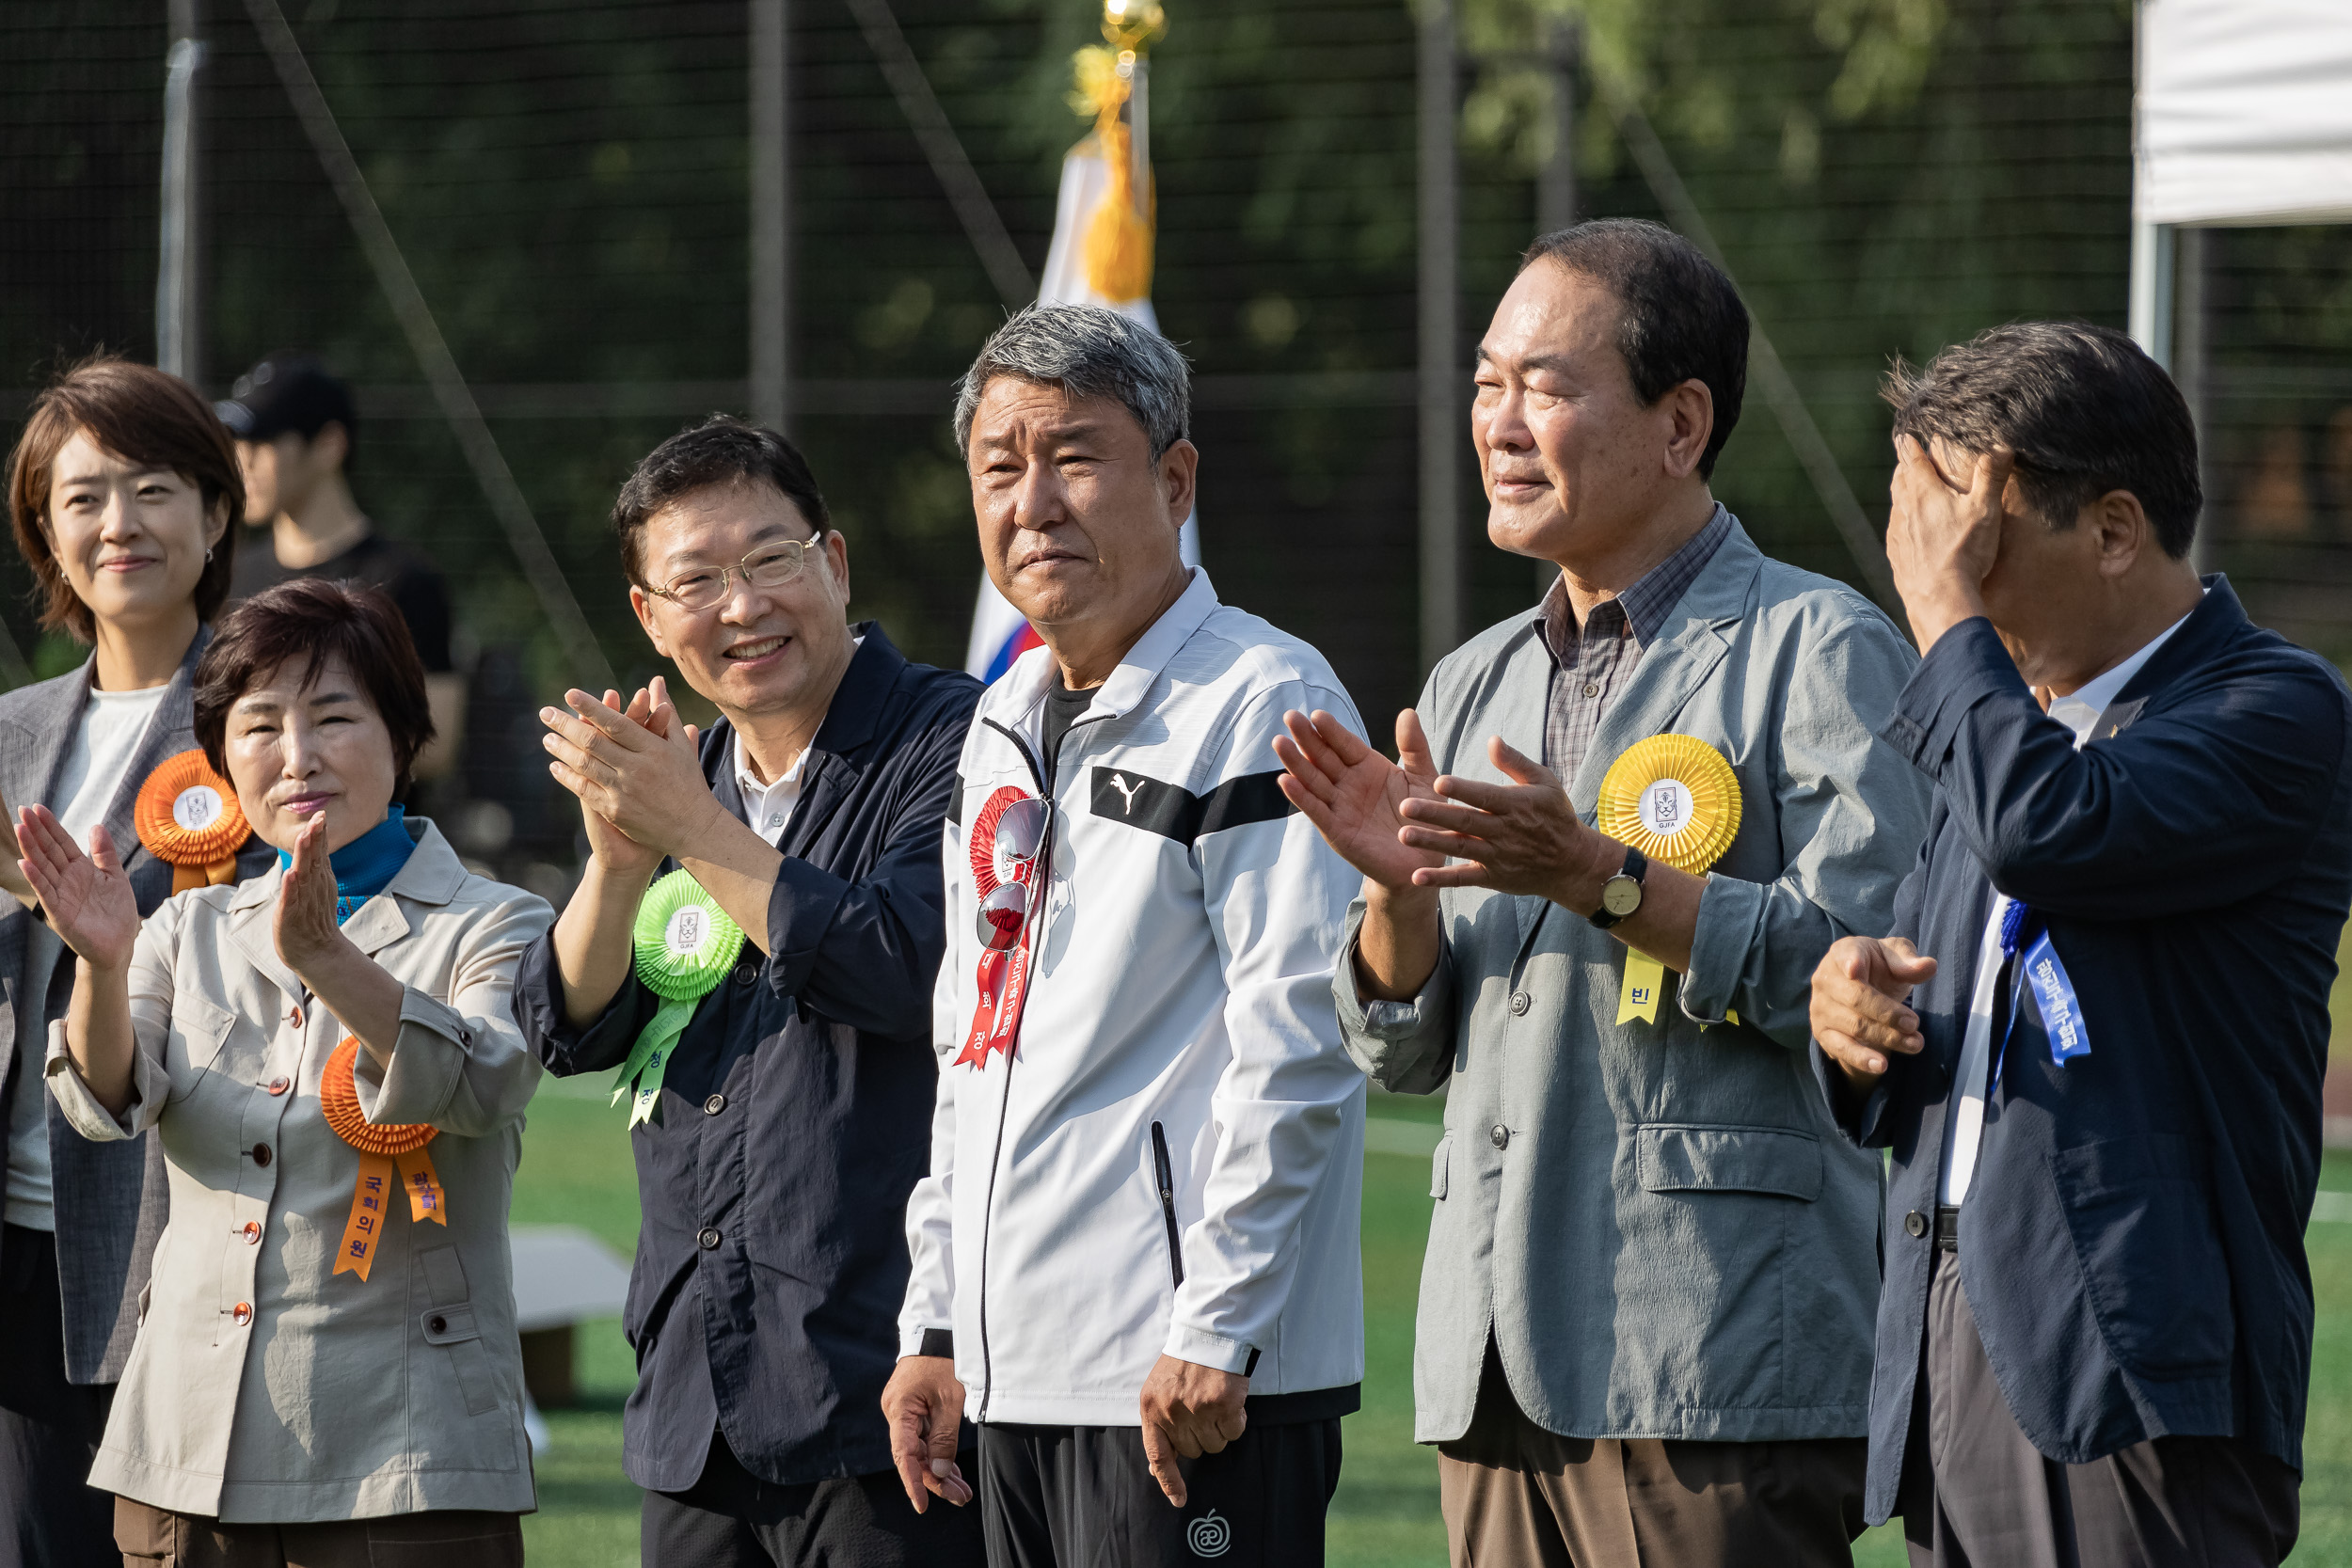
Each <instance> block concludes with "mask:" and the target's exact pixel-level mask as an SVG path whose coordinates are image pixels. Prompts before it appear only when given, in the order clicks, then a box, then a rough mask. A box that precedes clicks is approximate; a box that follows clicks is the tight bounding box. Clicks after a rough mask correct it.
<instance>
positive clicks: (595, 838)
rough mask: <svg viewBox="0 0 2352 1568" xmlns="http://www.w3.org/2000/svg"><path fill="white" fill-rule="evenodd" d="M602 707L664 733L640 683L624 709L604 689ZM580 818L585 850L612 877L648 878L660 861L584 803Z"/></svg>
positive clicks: (668, 713) (670, 712)
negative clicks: (584, 838) (609, 872)
mask: <svg viewBox="0 0 2352 1568" xmlns="http://www.w3.org/2000/svg"><path fill="white" fill-rule="evenodd" d="M604 706H605V707H606V708H608V709H612V710H615V711H618V712H620V713H621V716H622V717H623V718H625V719H627V720H628V721H630V722H631V723H634V724H636V725H638V726H640V727H641V728H643V729H645V730H647V731H649V732H650V733H652V734H654V735H659V736H666V735H667V734H668V730H667V727H666V724H664V725H660V726H657V725H656V723H655V722H654V712H655V710H654V703H653V693H652V692H651V691H649V690H647V689H645V688H644V687H642V686H641V687H639V688H638V689H637V695H636V696H634V697H631V698H630V699H629V700H628V707H627V708H626V709H624V708H622V707H621V694H620V693H619V692H618V691H613V690H610V689H608V690H607V691H606V692H605V694H604ZM661 712H662V715H663V717H664V719H665V720H667V719H671V718H675V715H676V710H675V708H670V707H666V706H665V707H664V708H663V709H662V710H661ZM580 825H581V826H582V827H583V828H584V829H585V830H586V831H587V833H588V852H589V853H590V854H591V855H593V856H595V857H596V860H597V862H598V863H601V864H602V865H603V866H604V867H605V869H606V870H608V871H611V872H612V873H613V874H615V875H616V876H624V877H642V878H644V879H648V880H650V879H652V877H653V874H654V871H655V869H656V868H657V867H659V866H660V864H661V851H660V850H659V849H653V848H648V847H646V846H644V845H643V844H640V843H638V842H637V841H636V840H635V839H633V838H631V837H629V836H628V834H627V833H625V832H621V830H620V829H618V828H616V827H614V826H613V825H612V822H611V820H609V819H608V818H607V817H605V816H603V815H602V814H601V813H598V812H596V811H593V810H590V809H588V808H587V807H586V806H585V805H584V804H583V805H582V807H581V808H580Z"/></svg>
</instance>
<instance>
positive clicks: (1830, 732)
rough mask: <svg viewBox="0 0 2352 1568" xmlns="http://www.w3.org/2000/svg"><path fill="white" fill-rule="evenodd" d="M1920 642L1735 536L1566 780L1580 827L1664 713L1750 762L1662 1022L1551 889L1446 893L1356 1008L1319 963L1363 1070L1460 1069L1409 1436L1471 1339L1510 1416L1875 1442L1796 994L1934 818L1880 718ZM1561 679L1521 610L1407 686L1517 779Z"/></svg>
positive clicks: (1451, 1390)
mask: <svg viewBox="0 0 2352 1568" xmlns="http://www.w3.org/2000/svg"><path fill="white" fill-rule="evenodd" d="M1916 662H1917V659H1916V657H1915V655H1914V654H1913V652H1912V650H1911V648H1910V646H1909V645H1908V644H1907V643H1905V642H1904V641H1903V640H1902V638H1901V637H1900V636H1899V635H1898V634H1897V632H1896V630H1895V627H1894V626H1893V624H1892V623H1890V622H1889V621H1888V620H1887V619H1886V617H1885V616H1883V615H1882V614H1881V613H1880V612H1879V611H1878V610H1876V609H1874V608H1872V607H1871V606H1870V605H1869V604H1867V602H1865V601H1864V600H1863V599H1862V598H1861V597H1860V596H1859V595H1858V594H1854V593H1853V592H1852V591H1851V590H1850V589H1847V588H1845V587H1843V586H1841V585H1839V584H1837V583H1835V582H1832V581H1830V580H1828V579H1827V578H1819V577H1815V576H1813V575H1812V574H1810V573H1806V572H1801V571H1798V570H1796V569H1795V568H1793V567H1790V566H1787V565H1784V564H1782V563H1781V562H1776V561H1772V560H1768V559H1767V558H1766V557H1765V556H1764V555H1763V554H1762V553H1761V552H1759V551H1758V550H1757V549H1756V546H1755V545H1754V543H1752V542H1751V541H1750V540H1749V538H1748V536H1747V535H1746V533H1745V532H1743V531H1740V530H1739V529H1737V528H1736V527H1735V528H1734V530H1733V531H1732V534H1731V537H1730V538H1728V539H1726V540H1725V541H1724V544H1723V546H1722V547H1721V548H1720V549H1718V550H1717V551H1716V554H1715V557H1714V559H1713V560H1712V561H1710V562H1708V565H1707V566H1706V568H1705V569H1704V570H1703V571H1702V572H1701V573H1700V574H1699V577H1698V578H1697V580H1696V581H1695V582H1693V583H1692V585H1691V588H1690V589H1689V591H1688V592H1687V593H1686V594H1684V595H1683V597H1682V600H1681V602H1680V603H1679V604H1677V606H1676V607H1675V608H1674V610H1672V611H1671V612H1670V613H1669V614H1668V616H1667V618H1666V623H1665V625H1664V626H1662V627H1661V630H1660V632H1659V635H1658V637H1657V639H1656V640H1655V641H1653V642H1652V643H1651V644H1650V646H1649V647H1648V648H1647V649H1646V651H1645V653H1644V654H1643V656H1642V658H1641V662H1640V663H1639V664H1638V665H1637V666H1636V667H1635V669H1634V671H1633V673H1632V675H1631V677H1630V679H1629V680H1628V681H1627V683H1626V685H1625V688H1624V689H1623V690H1622V692H1621V693H1620V694H1619V695H1617V696H1616V697H1615V698H1613V700H1612V702H1611V705H1610V706H1609V707H1608V709H1607V710H1606V711H1605V712H1604V714H1603V715H1602V719H1601V723H1600V729H1599V732H1598V733H1597V735H1596V736H1594V739H1593V744H1592V748H1591V750H1590V751H1589V752H1587V754H1586V756H1585V758H1584V761H1583V764H1582V766H1581V768H1579V769H1578V770H1577V775H1576V777H1575V779H1574V780H1573V781H1571V783H1570V784H1569V795H1570V797H1571V799H1572V800H1574V801H1575V803H1576V805H1577V807H1578V809H1579V810H1581V812H1582V813H1583V815H1584V818H1585V820H1586V821H1587V822H1590V821H1591V820H1592V819H1593V814H1594V800H1595V797H1596V795H1597V792H1598V790H1599V787H1600V781H1601V776H1602V775H1603V774H1604V773H1606V772H1607V771H1608V769H1609V765H1610V764H1611V763H1612V762H1613V761H1614V760H1616V758H1617V757H1618V755H1619V754H1620V753H1622V752H1624V751H1625V750H1626V748H1627V747H1629V746H1630V745H1632V744H1633V743H1634V742H1635V741H1637V740H1640V739H1642V738H1644V737H1645V736H1651V735H1657V734H1660V733H1665V732H1673V733H1679V734H1684V735H1692V736H1698V737H1699V738H1700V739H1702V740H1705V741H1707V742H1708V744H1710V745H1712V746H1714V747H1716V748H1717V749H1719V750H1720V751H1722V752H1724V755H1725V756H1726V757H1727V758H1728V759H1729V760H1730V762H1731V764H1732V768H1733V771H1734V772H1735V773H1736V774H1737V775H1738V777H1739V781H1740V799H1741V817H1740V832H1739V837H1738V838H1737V839H1736V840H1735V841H1734V842H1733V844H1732V847H1731V848H1730V849H1729V850H1728V851H1727V852H1726V853H1725V854H1724V857H1723V859H1722V860H1721V861H1719V862H1718V863H1716V866H1715V868H1714V872H1713V875H1712V876H1711V877H1710V879H1709V880H1708V887H1707V891H1706V894H1705V895H1704V896H1703V897H1702V898H1701V900H1700V904H1699V915H1698V931H1697V940H1696V942H1694V944H1693V948H1692V965H1691V971H1690V974H1688V975H1687V976H1684V977H1682V978H1681V979H1680V980H1679V982H1678V983H1677V981H1676V980H1675V979H1674V977H1673V976H1671V974H1670V975H1669V979H1668V984H1667V988H1666V992H1667V994H1666V996H1665V998H1664V999H1663V1000H1662V1001H1661V1005H1660V1006H1659V1009H1658V1022H1656V1023H1645V1022H1639V1021H1638V1020H1637V1021H1635V1022H1629V1023H1626V1024H1623V1025H1620V1024H1618V1023H1617V1022H1616V1016H1617V999H1618V990H1619V987H1620V984H1621V981H1622V977H1623V974H1624V967H1625V955H1626V949H1625V947H1624V945H1623V944H1622V943H1620V942H1617V941H1616V940H1615V939H1613V938H1612V937H1610V936H1608V935H1606V934H1604V933H1602V932H1600V931H1597V930H1595V929H1594V928H1593V927H1592V926H1591V925H1589V924H1588V923H1587V922H1585V921H1584V920H1582V919H1580V918H1579V917H1577V916H1576V915H1574V914H1571V913H1569V912H1568V911H1565V910H1562V909H1560V908H1558V907H1557V906H1555V905H1552V904H1551V903H1549V901H1547V900H1545V899H1541V898H1521V897H1512V896H1508V895H1501V894H1494V893H1488V892H1485V891H1482V890H1475V889H1464V890H1448V891H1447V892H1446V893H1445V895H1444V897H1443V905H1442V908H1443V920H1444V930H1445V946H1444V955H1443V957H1442V958H1440V960H1439V962H1438V969H1437V972H1436V974H1433V975H1432V976H1431V977H1430V980H1429V983H1428V986H1427V987H1426V988H1425V989H1424V990H1422V994H1421V995H1420V996H1419V997H1417V998H1415V999H1414V1000H1413V1001H1412V1002H1410V1003H1375V1004H1374V1005H1373V1006H1372V1008H1371V1010H1370V1016H1369V1017H1367V1009H1366V1006H1365V1004H1364V1003H1363V1001H1362V999H1361V998H1360V997H1359V995H1358V993H1357V989H1356V984H1355V978H1354V966H1353V965H1352V964H1350V963H1344V962H1343V963H1341V964H1340V965H1338V966H1337V968H1336V970H1335V974H1334V984H1335V988H1336V990H1337V991H1338V993H1339V1003H1340V1019H1341V1026H1342V1029H1343V1033H1344V1035H1345V1037H1346V1040H1347V1045H1348V1049H1349V1051H1350V1052H1351V1053H1353V1054H1354V1055H1355V1057H1356V1059H1357V1060H1358V1061H1359V1063H1361V1064H1362V1066H1363V1067H1364V1069H1365V1070H1366V1071H1367V1072H1369V1073H1370V1074H1371V1075H1372V1076H1373V1078H1374V1079H1375V1080H1376V1081H1377V1082H1379V1083H1380V1084H1382V1085H1385V1086H1387V1087H1388V1088H1391V1089H1393V1090H1399V1091H1402V1092H1406V1093H1412V1094H1428V1093H1432V1092H1434V1091H1436V1090H1438V1089H1440V1088H1443V1089H1445V1090H1446V1091H1447V1099H1446V1117H1445V1122H1446V1134H1445V1137H1444V1139H1443V1141H1442V1142H1440V1143H1439V1144H1438V1150H1437V1154H1436V1157H1435V1160H1434V1162H1433V1165H1432V1169H1431V1179H1430V1193H1431V1196H1433V1197H1435V1198H1436V1199H1437V1200H1438V1202H1437V1208H1436V1212H1435V1214H1434V1216H1433V1218H1432V1221H1431V1225H1430V1231H1429V1249H1428V1253H1427V1256H1426V1259H1425V1260H1424V1262H1423V1263H1422V1285H1421V1323H1420V1334H1419V1343H1418V1346H1417V1348H1416V1350H1415V1353H1414V1370H1413V1389H1414V1400H1415V1404H1416V1406H1417V1411H1418V1414H1417V1420H1416V1435H1417V1436H1418V1437H1419V1439H1420V1440H1421V1441H1422V1442H1443V1441H1447V1440H1450V1439H1453V1438H1456V1437H1459V1436H1461V1435H1462V1434H1463V1433H1464V1432H1465V1431H1466V1430H1467V1429H1468V1428H1469V1425H1470V1413H1471V1408H1472V1406H1473V1404H1474V1402H1475V1401H1476V1398H1477V1392H1478V1380H1479V1370H1480V1366H1481V1363H1482V1360H1483V1358H1484V1356H1485V1353H1486V1342H1487V1338H1488V1336H1489V1334H1490V1333H1491V1335H1492V1337H1493V1339H1494V1342H1495V1345H1496V1347H1497V1349H1498V1351H1499V1352H1500V1354H1501V1357H1502V1367H1503V1370H1504V1371H1505V1372H1506V1373H1507V1374H1508V1376H1509V1378H1510V1384H1511V1388H1512V1391H1513V1393H1514V1394H1516V1395H1517V1396H1518V1402H1519V1405H1520V1407H1521V1408H1522V1409H1523V1410H1524V1411H1525V1412H1526V1413H1527V1415H1528V1417H1529V1418H1531V1419H1533V1420H1534V1421H1535V1422H1536V1423H1537V1424H1538V1425H1540V1426H1542V1427H1544V1428H1546V1429H1548V1430H1549V1431H1552V1432H1556V1433H1564V1434H1566V1435H1569V1436H1579V1437H1603V1436H1608V1437H1674V1438H1689V1439H1712V1440H1719V1441H1732V1442H1771V1441H1780V1440H1788V1439H1800V1438H1820V1437H1851V1436H1860V1435H1862V1434H1863V1433H1865V1432H1866V1431H1867V1428H1868V1418H1869V1405H1868V1396H1869V1387H1870V1347H1871V1332H1872V1322H1873V1316H1874V1313H1875V1311H1876V1308H1877V1304H1878V1249H1877V1237H1878V1211H1879V1204H1878V1180H1879V1176H1878V1170H1879V1167H1878V1161H1877V1159H1876V1157H1875V1156H1873V1155H1870V1154H1866V1153H1863V1152H1861V1151H1860V1150H1858V1149H1856V1148H1854V1147H1853V1146H1852V1145H1851V1144H1850V1143H1848V1142H1847V1141H1846V1140H1845V1139H1844V1138H1843V1137H1841V1136H1840V1135H1839V1134H1838V1132H1837V1130H1836V1126H1835V1125H1834V1124H1833V1123H1832V1121H1831V1119H1830V1117H1829V1113H1828V1109H1827V1107H1826V1106H1824V1105H1823V1104H1822V1102H1821V1099H1820V1089H1819V1088H1818V1087H1817V1086H1816V1085H1815V1083H1814V1080H1813V1076H1812V1073H1811V1071H1810V1069H1809V1068H1808V1065H1807V1061H1806V1056H1805V1049H1806V1042H1807V1025H1806V1003H1807V996H1808V990H1809V982H1810V979H1811V975H1812V971H1813V967H1814V965H1815V964H1816V963H1817V962H1819V961H1820V957H1821V954H1822V952H1823V951H1824V950H1825V949H1826V948H1827V947H1828V946H1829V944H1830V943H1831V942H1833V941H1834V940H1836V938H1837V937H1839V936H1841V935H1844V934H1846V933H1848V932H1851V931H1867V932H1878V931H1883V930H1884V929H1886V924H1887V920H1888V916H1889V911H1891V909H1892V907H1893V904H1894V897H1895V887H1896V884H1897V883H1898V882H1899V880H1900V879H1901V878H1902V877H1903V875H1904V873H1905V872H1906V871H1908V870H1909V868H1910V866H1911V863H1912V862H1913V861H1914V859H1915V858H1916V856H1917V853H1918V848H1919V844H1920V841H1921V839H1922V837H1923V836H1924V833H1925V829H1926V823H1927V812H1928V796H1927V791H1926V790H1925V789H1923V788H1922V787H1921V785H1920V778H1919V775H1918V773H1917V770H1916V769H1915V768H1911V767H1910V766H1909V765H1908V764H1907V763H1906V762H1905V761H1904V760H1903V759H1902V758H1901V757H1900V756H1898V755H1897V754H1896V753H1895V752H1894V751H1892V750H1891V749H1890V748H1888V747H1887V746H1885V745H1884V744H1883V743H1882V742H1881V741H1879V740H1878V739H1876V738H1875V737H1874V735H1873V732H1874V731H1875V730H1876V729H1877V728H1878V726H1879V724H1880V722H1881V721H1883V720H1884V719H1885V717H1886V716H1887V714H1888V712H1889V711H1890V710H1891V709H1892V708H1893V706H1894V702H1895V697H1896V693H1897V692H1898V691H1899V690H1900V689H1901V688H1902V685H1903V682H1904V680H1905V679H1906V678H1907V677H1908V676H1909V675H1910V673H1911V670H1912V667H1913V665H1914V664H1915V663H1916ZM1550 671H1551V659H1550V655H1549V653H1548V652H1547V651H1546V649H1545V647H1544V645H1543V643H1542V641H1541V640H1540V639H1539V638H1538V637H1537V635H1536V633H1535V630H1534V617H1533V616H1532V615H1528V616H1521V617H1519V618H1518V619H1515V620H1512V621H1506V622H1504V623H1503V624H1502V625H1501V626H1495V627H1492V628H1491V629H1489V630H1487V631H1486V632H1484V633H1482V634H1481V635H1480V636H1479V637H1478V638H1477V639H1475V640H1474V641H1471V642H1470V643H1468V644H1467V645H1465V646H1464V647H1463V648H1461V649H1460V650H1458V651H1457V652H1455V653H1454V655H1453V656H1452V657H1448V658H1447V659H1446V660H1445V661H1444V662H1443V663H1441V664H1439V665H1438V668H1437V670H1436V672H1435V673H1432V675H1431V676H1430V680H1429V686H1428V689H1426V690H1425V691H1424V692H1423V694H1422V703H1421V715H1422V722H1423V723H1424V725H1425V726H1426V727H1427V729H1428V732H1429V737H1430V741H1431V744H1432V745H1433V747H1434V748H1435V751H1436V754H1437V764H1438V768H1440V769H1441V770H1445V771H1451V772H1454V773H1458V774H1460V775H1462V776H1464V777H1468V778H1477V779H1486V780H1490V781H1494V782H1505V781H1502V779H1501V776H1500V775H1499V774H1498V773H1497V772H1496V770H1495V769H1494V768H1493V767H1492V766H1491V765H1490V764H1489V763H1488V761H1487V760H1486V738H1487V736H1491V735H1501V736H1502V737H1503V739H1505V740H1507V741H1509V742H1510V743H1511V744H1512V745H1514V746H1516V747H1518V749H1519V750H1520V751H1522V752H1526V753H1528V754H1529V755H1531V756H1533V755H1540V754H1541V748H1542V743H1543V732H1544V710H1545V696H1546V688H1547V682H1548V678H1549V673H1550ZM1361 919H1362V906H1361V904H1360V902H1359V904H1358V906H1357V909H1356V911H1355V914H1354V917H1353V922H1354V923H1360V921H1361ZM1348 940H1349V942H1350V943H1351V946H1352V944H1353V942H1354V940H1355V938H1354V924H1353V923H1352V924H1351V927H1350V933H1349V939H1348ZM1733 1011H1736V1012H1737V1013H1738V1014H1739V1020H1740V1021H1739V1022H1737V1023H1729V1022H1721V1021H1722V1020H1723V1019H1724V1015H1725V1014H1726V1013H1727V1012H1733ZM1710 1025H1711V1026H1710Z"/></svg>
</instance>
